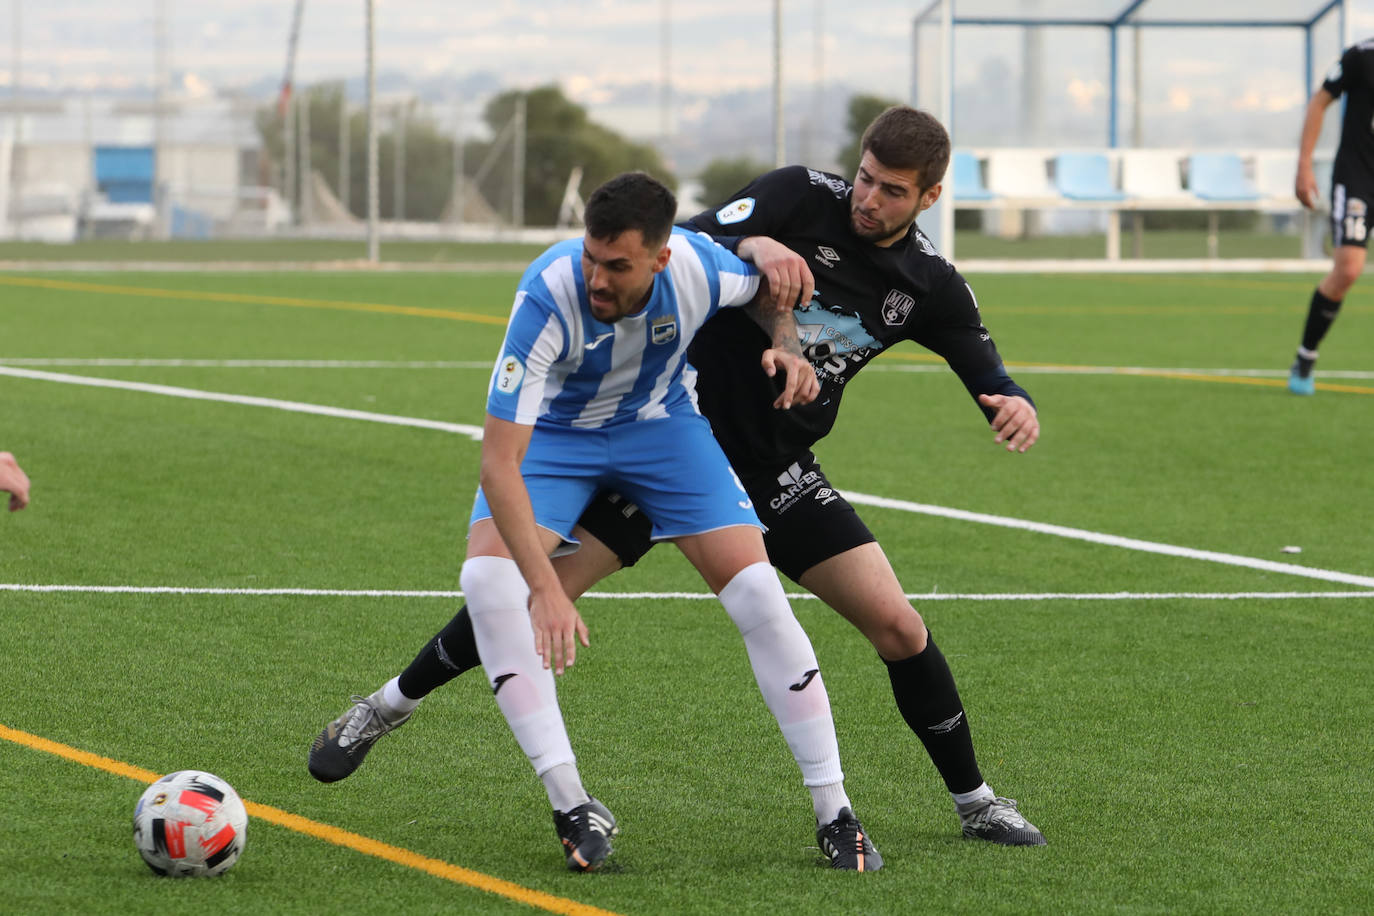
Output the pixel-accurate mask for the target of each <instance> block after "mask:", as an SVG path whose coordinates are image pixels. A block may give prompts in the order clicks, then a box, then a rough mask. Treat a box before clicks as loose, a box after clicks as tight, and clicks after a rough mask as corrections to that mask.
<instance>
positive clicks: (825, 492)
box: [816, 487, 839, 506]
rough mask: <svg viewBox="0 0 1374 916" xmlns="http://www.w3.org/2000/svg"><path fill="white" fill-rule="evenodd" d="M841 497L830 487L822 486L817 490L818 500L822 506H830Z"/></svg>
mask: <svg viewBox="0 0 1374 916" xmlns="http://www.w3.org/2000/svg"><path fill="white" fill-rule="evenodd" d="M837 499H839V494H838V493H836V492H835V491H834V490H832V489H830V488H829V487H821V488H820V489H819V490H817V491H816V501H817V502H818V503H820V504H821V505H822V506H828V505H830V504H831V503H833V502H834V501H835V500H837Z"/></svg>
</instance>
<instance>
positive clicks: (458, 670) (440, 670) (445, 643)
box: [397, 604, 482, 700]
mask: <svg viewBox="0 0 1374 916" xmlns="http://www.w3.org/2000/svg"><path fill="white" fill-rule="evenodd" d="M480 664H482V660H481V659H480V658H478V657H477V637H475V636H473V635H472V617H471V616H469V615H468V606H467V605H466V604H465V605H463V606H462V607H461V608H460V609H459V610H458V613H457V614H455V615H454V617H453V619H452V620H450V621H449V622H448V625H447V626H445V627H444V628H443V629H442V630H440V631H439V633H438V635H437V636H435V637H434V638H433V639H431V640H430V641H429V642H428V643H426V644H425V647H424V648H423V649H421V650H420V654H419V655H417V656H415V661H413V662H411V663H410V667H408V668H406V670H404V671H402V672H401V677H400V680H399V681H398V682H397V686H398V687H400V688H401V693H403V694H405V695H406V696H408V697H410V698H411V699H412V700H420V699H423V698H424V697H425V696H426V695H427V694H429V692H430V691H431V690H434V689H435V688H436V687H442V686H443V685H444V684H447V683H448V682H449V681H451V680H453V679H454V678H455V677H457V676H458V675H460V674H462V673H463V672H464V671H466V670H468V669H469V668H476V667H477V666H478V665H480Z"/></svg>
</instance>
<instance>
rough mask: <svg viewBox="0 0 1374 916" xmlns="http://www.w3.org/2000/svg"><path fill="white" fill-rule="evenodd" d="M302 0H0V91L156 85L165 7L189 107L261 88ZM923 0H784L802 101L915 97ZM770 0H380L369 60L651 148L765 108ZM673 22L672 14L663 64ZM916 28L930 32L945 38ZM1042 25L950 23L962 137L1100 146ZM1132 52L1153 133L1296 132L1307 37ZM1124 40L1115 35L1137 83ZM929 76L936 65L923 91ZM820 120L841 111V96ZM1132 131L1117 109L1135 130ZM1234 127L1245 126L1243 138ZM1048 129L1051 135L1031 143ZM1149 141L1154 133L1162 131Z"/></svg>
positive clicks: (1048, 1)
mask: <svg viewBox="0 0 1374 916" xmlns="http://www.w3.org/2000/svg"><path fill="white" fill-rule="evenodd" d="M1125 4H1126V0H959V10H960V12H961V13H964V14H968V13H969V12H983V11H1000V12H1003V13H1009V14H1017V13H1020V12H1024V11H1026V10H1041V11H1048V12H1049V13H1051V14H1064V13H1069V12H1075V13H1081V12H1084V11H1090V12H1095V13H1098V14H1101V15H1103V16H1106V15H1108V14H1110V13H1112V12H1114V11H1116V10H1119V9H1120V8H1121V7H1122V6H1124V5H1125ZM1324 4H1325V0H1211V2H1208V3H1206V4H1198V3H1196V2H1195V0H1148V2H1147V4H1146V9H1147V10H1153V11H1154V15H1156V16H1159V17H1166V18H1167V17H1174V16H1180V17H1187V16H1196V15H1197V13H1196V12H1195V11H1194V10H1195V9H1198V8H1205V9H1206V11H1207V12H1208V13H1214V12H1218V11H1231V12H1235V11H1249V12H1250V13H1251V14H1252V15H1258V16H1274V15H1278V16H1281V17H1292V18H1298V17H1302V18H1305V17H1307V16H1310V15H1312V14H1313V13H1315V12H1316V11H1317V10H1318V9H1320V8H1321V7H1322V6H1323V5H1324ZM294 5H295V3H294V0H215V2H208V0H197V2H190V0H128V2H125V3H122V4H97V3H94V2H92V0H42V2H39V0H5V2H3V3H0V10H3V11H4V12H3V13H2V14H0V15H3V17H4V18H3V19H0V36H3V37H0V92H5V91H7V90H8V88H9V87H10V86H12V85H13V81H14V72H15V61H14V48H15V47H16V44H17V46H18V47H19V48H20V49H21V50H20V55H21V57H20V68H19V69H20V72H21V74H22V76H21V79H22V84H23V88H24V91H25V93H26V94H27V93H29V92H34V93H43V94H59V95H67V96H71V95H73V94H98V93H108V92H115V91H119V92H126V93H127V92H136V91H140V90H147V88H148V87H149V86H150V84H151V82H152V79H153V75H154V73H155V54H154V47H155V34H156V29H155V23H156V21H157V13H158V10H159V9H163V10H165V11H166V22H167V39H168V41H167V48H168V56H169V65H170V71H171V74H172V79H173V81H174V84H175V87H176V91H177V92H178V94H180V95H183V96H186V97H196V96H198V95H200V96H208V95H211V94H213V93H215V92H217V91H224V90H238V91H246V92H249V93H254V94H258V95H266V96H268V97H270V94H271V91H272V87H274V86H276V85H278V84H279V83H280V81H281V79H282V73H283V70H284V66H285V60H286V47H287V36H288V33H289V31H290V24H291V15H292V10H293V8H294ZM928 5H929V3H928V0H844V2H837V0H787V2H786V3H784V4H783V11H784V12H783V30H782V59H783V64H782V71H783V79H784V86H785V95H786V96H787V98H788V101H789V106H790V108H793V109H796V108H799V107H800V108H806V107H808V106H814V108H815V110H817V111H819V110H821V107H822V101H821V100H823V99H825V98H826V93H827V91H829V92H832V93H839V92H840V91H844V92H850V91H860V92H868V93H872V94H876V95H881V96H884V97H888V98H895V99H910V98H911V93H912V80H913V77H912V74H913V66H912V45H913V43H912V29H911V20H912V16H913V14H914V13H915V12H917V11H919V10H922V9H924V8H926V7H927V6H928ZM773 7H774V4H773V2H772V0H693V2H686V0H485V2H482V3H456V2H453V0H376V4H375V10H376V23H377V66H378V70H379V73H382V74H387V75H389V77H390V80H389V81H388V85H389V86H393V87H394V86H396V85H398V84H409V85H413V86H415V87H416V88H417V89H418V90H421V91H423V93H424V94H425V95H427V96H428V97H429V98H431V99H433V98H435V97H442V96H443V95H444V94H447V95H448V97H449V98H453V99H461V98H463V97H464V96H476V95H478V94H480V93H482V92H485V93H488V94H489V93H490V92H492V91H496V90H499V89H503V88H511V87H520V86H535V85H543V84H548V83H551V82H555V83H558V84H559V85H560V86H561V87H562V88H563V90H564V92H565V93H566V94H567V95H568V96H569V97H571V98H573V99H574V100H575V101H578V102H580V103H581V104H583V105H585V106H587V107H588V108H589V109H590V110H591V111H592V113H593V116H594V117H596V118H597V119H598V120H601V121H603V123H607V124H608V125H609V126H611V127H613V128H616V129H618V130H621V131H622V132H624V133H626V134H629V135H631V136H635V137H638V138H645V139H649V138H654V137H657V136H659V135H661V133H662V132H663V128H664V126H665V124H666V125H668V129H669V131H672V130H675V129H683V128H684V127H685V128H690V126H691V124H692V123H693V122H694V119H696V118H699V117H700V116H701V115H702V112H703V111H704V110H705V109H706V108H708V107H710V106H712V105H713V104H714V105H719V104H720V103H721V100H726V104H733V103H731V102H730V101H729V100H731V99H739V100H743V99H746V98H747V99H752V100H753V101H751V102H749V103H748V105H753V106H756V105H757V104H758V101H759V100H760V99H762V100H765V101H766V100H767V99H768V98H769V96H770V94H771V91H772V84H773V41H774V38H773ZM1349 8H1350V11H1351V24H1352V29H1353V31H1354V33H1355V34H1356V35H1361V34H1368V33H1371V32H1374V0H1350V6H1349ZM364 9H365V4H364V2H363V0H307V2H306V3H305V7H304V16H303V22H302V28H301V33H300V42H299V48H298V51H297V61H296V83H297V85H298V86H302V85H308V84H310V83H312V82H318V81H328V80H338V79H355V80H356V79H358V78H360V77H361V76H362V73H363V46H364V45H363V42H364ZM665 18H666V21H668V22H669V23H670V27H669V30H668V34H669V36H670V40H669V43H668V45H667V46H668V48H669V53H668V55H667V58H666V67H665V57H664V54H663V49H664V47H665V45H664V34H665V33H664V22H665ZM16 24H17V27H18V33H17V34H18V36H19V41H18V42H17V43H16V42H15V40H14V34H15V26H16ZM925 34H926V35H927V36H933V30H926V32H925ZM1042 34H1043V35H1044V37H1043V39H1042V40H1041V41H1040V43H1039V44H1037V45H1029V46H1028V45H1027V44H1026V42H1025V38H1024V34H1023V33H1022V31H1021V30H1017V29H1009V28H964V29H961V30H960V31H959V32H958V37H957V41H956V51H955V57H956V61H957V69H956V108H955V122H956V123H955V136H956V142H961V141H962V142H963V143H965V144H982V145H989V144H992V143H994V142H997V141H998V140H999V139H1010V140H1013V141H1014V142H1039V141H1043V142H1054V141H1057V140H1059V139H1061V138H1063V137H1065V136H1072V137H1074V140H1075V142H1077V143H1081V144H1101V143H1105V140H1106V136H1105V128H1103V127H1102V126H1101V125H1102V124H1103V121H1104V118H1103V115H1104V112H1105V110H1106V99H1107V96H1108V92H1107V84H1108V71H1107V64H1106V60H1107V50H1106V41H1105V38H1104V35H1105V34H1106V33H1105V30H1103V29H1094V28H1081V29H1056V30H1044V32H1043V33H1042ZM1338 43H1339V37H1338V34H1337V24H1336V17H1335V16H1330V17H1328V18H1327V20H1326V22H1325V27H1324V30H1323V31H1322V32H1319V33H1318V35H1317V61H1316V62H1315V65H1314V67H1315V69H1316V70H1317V71H1318V72H1320V71H1322V70H1324V69H1325V68H1326V66H1327V65H1328V64H1329V63H1330V62H1331V60H1333V59H1334V57H1335V55H1336V52H1337V48H1338ZM925 46H926V43H922V44H918V45H917V47H918V48H920V47H925ZM1140 47H1141V63H1142V72H1143V77H1142V85H1143V90H1142V94H1141V100H1140V101H1141V112H1142V116H1143V117H1142V123H1143V124H1145V125H1146V126H1145V127H1144V129H1143V132H1144V133H1145V134H1146V136H1144V137H1142V140H1143V141H1144V142H1146V143H1155V144H1159V143H1171V142H1186V141H1187V140H1188V138H1189V137H1190V136H1197V135H1199V132H1201V134H1203V135H1205V133H1206V132H1207V131H1208V130H1211V129H1215V128H1216V127H1217V124H1218V122H1219V120H1220V121H1227V122H1228V124H1227V127H1226V130H1227V131H1228V132H1229V133H1230V134H1234V133H1235V131H1236V130H1238V129H1239V130H1250V131H1253V136H1251V137H1248V138H1247V142H1250V143H1252V144H1255V145H1263V144H1271V143H1272V144H1279V143H1282V145H1288V144H1289V143H1290V142H1294V141H1295V140H1296V130H1297V121H1298V120H1300V117H1301V107H1302V105H1303V103H1304V101H1305V88H1304V84H1303V81H1302V38H1301V32H1300V31H1297V30H1282V31H1280V30H1274V29H1268V30H1260V29H1253V30H1245V31H1231V30H1227V31H1225V32H1221V31H1218V30H1207V29H1198V30H1186V31H1180V30H1172V29H1169V30H1165V29H1154V30H1145V31H1144V35H1143V38H1142V41H1141V46H1140ZM1132 48H1133V45H1132V44H1131V42H1130V40H1129V39H1124V40H1123V42H1122V53H1123V60H1122V64H1123V80H1127V81H1128V80H1129V74H1130V72H1131V71H1130V66H1131V57H1132ZM920 53H921V54H922V55H924V56H928V53H929V52H920ZM1028 57H1030V58H1032V59H1034V60H1038V61H1039V66H1038V67H1037V68H1036V70H1037V72H1039V73H1041V74H1042V76H1041V81H1040V83H1039V84H1038V89H1039V90H1040V91H1039V92H1038V93H1035V94H1030V95H1028V94H1027V93H1025V92H1023V91H1022V90H1023V87H1025V86H1027V83H1026V81H1025V79H1023V77H1022V74H1023V70H1024V68H1023V62H1024V61H1026V60H1027V58H1028ZM923 59H925V58H924V57H923ZM916 72H917V73H918V75H919V74H922V73H925V72H926V71H923V70H922V69H920V68H917V70H916ZM665 73H666V76H667V78H668V85H669V87H670V90H669V92H668V93H666V94H665V92H664V89H663V87H664V77H665ZM931 80H932V77H930V75H929V74H928V73H926V76H925V83H924V84H925V85H926V86H929V85H931ZM665 98H666V99H670V100H671V102H672V105H671V111H672V115H671V116H665V114H664V111H665V107H664V106H663V105H662V104H661V103H662V102H663V100H664V99H665ZM916 101H917V103H918V104H930V101H929V100H926V99H921V98H917V100H916ZM738 104H739V106H740V111H741V118H742V119H743V118H744V117H746V116H747V117H750V118H754V116H753V115H752V114H749V115H745V114H744V112H746V111H749V112H753V111H755V110H756V108H749V107H748V106H747V105H746V103H745V102H744V101H740V102H738ZM841 104H842V103H841ZM826 107H830V108H834V107H837V105H835V104H834V103H833V101H832V103H831V104H829V105H827V106H826ZM0 108H3V96H0ZM1028 109H1030V110H1029V111H1028ZM765 110H767V109H765ZM1131 118H1132V114H1131V112H1130V111H1129V110H1124V109H1123V111H1122V114H1121V119H1122V120H1121V121H1120V122H1119V123H1120V124H1121V131H1122V133H1123V139H1124V138H1125V135H1126V134H1128V133H1129V132H1130V130H1131V124H1132V121H1131ZM1231 119H1234V120H1235V124H1236V125H1242V126H1240V127H1236V126H1233V125H1231V124H1230V123H1229V121H1230V120H1231ZM1295 119H1296V120H1295ZM755 120H756V118H755ZM1246 125H1248V126H1246ZM753 126H754V127H756V128H757V127H759V125H757V124H754V125H753ZM1037 131H1038V132H1039V133H1041V134H1045V135H1046V136H1044V137H1037V136H1035V134H1036V132H1037ZM1151 131H1154V132H1155V134H1156V135H1155V136H1150V135H1149V134H1150V133H1151ZM762 132H763V133H764V134H766V133H767V130H764V131H762ZM1175 134H1176V135H1177V139H1176V138H1175V136H1174V135H1175Z"/></svg>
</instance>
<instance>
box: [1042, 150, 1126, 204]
mask: <svg viewBox="0 0 1374 916" xmlns="http://www.w3.org/2000/svg"><path fill="white" fill-rule="evenodd" d="M1054 185H1055V187H1056V188H1058V189H1059V193H1060V194H1063V195H1064V196H1065V197H1067V198H1069V199H1070V200H1124V199H1125V197H1126V193H1125V192H1124V191H1122V190H1121V189H1119V188H1117V187H1116V185H1114V184H1113V183H1112V164H1111V163H1110V162H1109V161H1108V160H1107V157H1106V156H1104V155H1103V154H1101V153H1060V154H1059V155H1057V156H1055V157H1054Z"/></svg>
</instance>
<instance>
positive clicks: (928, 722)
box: [886, 630, 983, 792]
mask: <svg viewBox="0 0 1374 916" xmlns="http://www.w3.org/2000/svg"><path fill="white" fill-rule="evenodd" d="M886 664H887V674H888V677H889V678H890V679H891V680H892V695H893V696H894V697H895V698H896V699H897V711H898V712H900V713H901V714H902V718H903V719H905V720H906V724H907V725H909V726H910V727H911V730H912V731H913V732H915V733H916V737H917V738H920V739H921V743H922V744H924V745H925V746H926V753H927V754H929V755H930V759H931V762H932V763H934V764H935V769H937V770H939V771H940V776H941V778H943V779H944V781H945V787H946V788H948V789H949V791H951V792H971V791H973V790H974V789H976V788H978V787H979V786H980V785H982V784H983V774H982V773H980V772H979V771H978V761H977V759H976V758H975V756H974V753H973V733H972V732H971V731H969V725H968V716H967V715H966V714H965V713H964V704H963V703H962V702H961V701H960V700H959V690H958V688H956V687H955V686H954V674H953V672H951V671H950V670H949V663H948V662H946V661H945V657H944V655H942V654H941V653H940V650H939V649H938V648H936V646H935V640H933V639H931V638H930V631H929V630H927V631H926V647H925V651H923V652H920V653H919V654H917V655H913V656H911V658H906V659H902V660H901V661H899V662H886Z"/></svg>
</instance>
